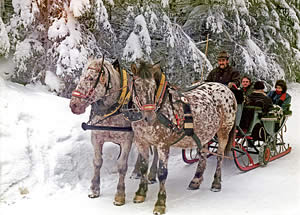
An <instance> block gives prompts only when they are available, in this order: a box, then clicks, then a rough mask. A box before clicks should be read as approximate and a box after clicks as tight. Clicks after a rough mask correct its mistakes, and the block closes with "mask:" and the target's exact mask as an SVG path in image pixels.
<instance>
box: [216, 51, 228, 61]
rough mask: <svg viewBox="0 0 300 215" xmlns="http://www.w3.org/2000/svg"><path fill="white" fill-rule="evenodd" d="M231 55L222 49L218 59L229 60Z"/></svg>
mask: <svg viewBox="0 0 300 215" xmlns="http://www.w3.org/2000/svg"><path fill="white" fill-rule="evenodd" d="M228 58H229V55H228V53H227V52H226V51H221V52H220V53H219V55H218V59H227V60H228Z"/></svg>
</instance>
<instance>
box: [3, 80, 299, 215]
mask: <svg viewBox="0 0 300 215" xmlns="http://www.w3.org/2000/svg"><path fill="white" fill-rule="evenodd" d="M288 92H289V93H290V94H291V95H292V110H293V116H292V117H291V118H290V119H289V120H288V123H287V125H288V126H287V127H288V131H287V133H286V134H285V137H286V141H287V142H288V143H290V145H291V146H292V151H291V153H290V154H288V155H287V156H285V157H283V158H280V159H278V160H275V161H273V162H271V163H269V164H268V165H267V167H264V168H257V169H255V170H252V171H250V172H247V173H241V172H240V171H239V170H238V169H237V168H236V167H235V165H234V163H233V161H231V160H225V161H224V165H223V183H222V191H221V192H219V193H214V192H211V191H210V185H211V183H212V178H213V173H214V170H215V164H216V160H215V159H214V158H209V159H208V165H207V169H206V172H205V178H204V182H203V183H202V185H201V187H200V189H199V190H196V191H190V190H187V189H186V187H187V185H188V183H189V182H190V180H191V178H192V176H193V174H194V171H195V168H196V166H195V165H186V164H185V163H184V162H183V161H182V158H181V153H180V152H181V151H180V150H178V149H172V156H171V158H170V162H169V175H168V180H167V214H170V215H182V214H184V213H187V214H189V215H196V214H209V215H215V214H217V215H219V214H238V215H247V214H251V215H254V214H255V215H260V214H263V215H299V214H300V183H299V181H300V173H299V171H300V168H299V167H300V142H299V139H300V132H299V127H298V123H299V122H300V84H289V90H288ZM87 119H88V113H86V114H84V115H81V116H77V115H73V114H72V113H71V111H70V109H69V100H67V99H64V98H59V97H57V96H55V95H52V94H51V93H49V92H47V91H46V89H43V87H42V86H35V87H30V86H27V87H24V86H22V85H18V84H14V83H10V82H7V81H4V80H3V79H2V78H1V77H0V214H1V215H12V214H21V213H22V214H31V215H36V214H54V213H55V214H63V213H65V214H90V215H94V214H95V215H96V214H97V215H99V214H105V215H110V214H113V215H116V214H122V215H127V214H128V215H129V214H130V215H132V214H139V215H140V214H141V215H142V214H152V210H153V206H154V203H155V200H156V196H157V190H158V184H154V185H151V186H150V187H149V191H148V196H147V199H146V202H145V203H142V204H134V203H133V201H132V199H133V196H134V193H135V191H136V190H137V187H138V181H137V180H133V179H129V175H130V173H131V171H132V169H133V164H134V161H135V158H136V150H135V149H133V152H132V153H131V156H130V161H129V163H130V168H129V172H128V175H127V176H128V177H127V180H126V190H127V196H126V204H125V205H124V206H121V207H117V206H114V205H113V204H112V202H113V198H114V193H115V190H116V185H117V180H118V174H117V171H116V162H117V160H116V159H117V155H118V147H117V146H115V145H114V144H112V143H106V144H105V149H104V156H105V158H104V159H105V163H104V166H103V168H102V178H101V183H102V184H101V196H100V198H97V199H89V198H88V197H87V194H88V191H89V186H90V179H91V177H92V170H93V169H92V157H93V150H92V146H91V144H90V132H88V131H83V130H81V128H80V125H81V122H83V121H87Z"/></svg>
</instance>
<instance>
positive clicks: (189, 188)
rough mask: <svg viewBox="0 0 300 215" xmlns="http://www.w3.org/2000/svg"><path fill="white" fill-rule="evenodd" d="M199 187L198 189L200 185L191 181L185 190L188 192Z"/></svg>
mask: <svg viewBox="0 0 300 215" xmlns="http://www.w3.org/2000/svg"><path fill="white" fill-rule="evenodd" d="M199 187H200V183H198V182H194V181H191V183H190V184H189V186H188V188H187V189H188V190H198V189H199Z"/></svg>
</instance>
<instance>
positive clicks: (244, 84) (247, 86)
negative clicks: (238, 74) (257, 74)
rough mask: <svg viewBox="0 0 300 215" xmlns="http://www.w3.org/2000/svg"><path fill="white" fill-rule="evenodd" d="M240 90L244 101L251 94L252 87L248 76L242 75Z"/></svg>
mask: <svg viewBox="0 0 300 215" xmlns="http://www.w3.org/2000/svg"><path fill="white" fill-rule="evenodd" d="M240 90H241V91H242V92H243V96H244V101H246V100H247V97H248V96H249V95H250V94H251V93H252V92H253V86H252V82H251V78H250V77H249V76H247V75H244V76H243V77H242V79H241V87H240Z"/></svg>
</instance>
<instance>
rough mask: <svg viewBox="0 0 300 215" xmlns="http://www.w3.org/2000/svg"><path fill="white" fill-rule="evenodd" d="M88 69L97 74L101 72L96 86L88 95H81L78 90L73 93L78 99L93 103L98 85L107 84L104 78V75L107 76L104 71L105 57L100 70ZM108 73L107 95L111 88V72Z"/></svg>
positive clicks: (96, 68)
mask: <svg viewBox="0 0 300 215" xmlns="http://www.w3.org/2000/svg"><path fill="white" fill-rule="evenodd" d="M88 69H91V70H95V71H96V72H99V73H98V76H97V79H96V82H95V84H94V86H93V87H92V88H91V89H90V90H89V91H88V92H87V94H84V93H81V92H80V91H78V90H74V91H73V92H72V96H74V97H77V98H81V99H86V100H88V101H93V97H94V95H95V89H96V87H97V85H98V83H99V82H101V83H102V84H105V80H104V78H103V75H104V74H105V70H104V56H103V58H102V63H101V67H100V69H99V68H98V67H88ZM107 73H108V84H107V86H106V89H105V94H106V92H107V91H108V90H109V89H110V88H109V83H110V72H107Z"/></svg>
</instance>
